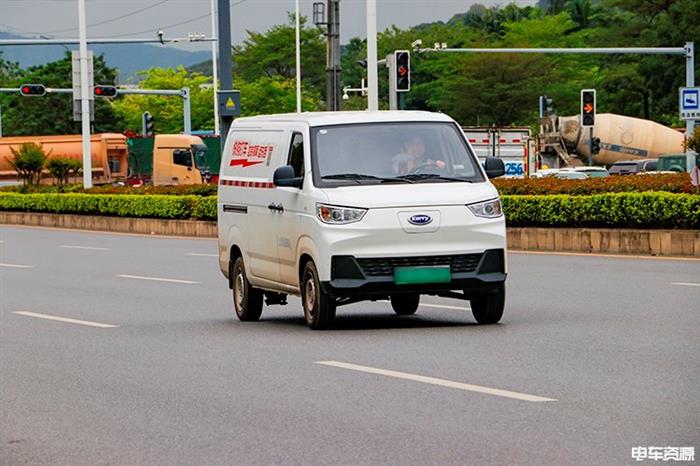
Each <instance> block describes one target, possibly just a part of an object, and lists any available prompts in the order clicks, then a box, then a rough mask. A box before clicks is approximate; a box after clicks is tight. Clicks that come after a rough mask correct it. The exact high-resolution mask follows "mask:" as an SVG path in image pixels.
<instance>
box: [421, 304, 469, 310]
mask: <svg viewBox="0 0 700 466" xmlns="http://www.w3.org/2000/svg"><path fill="white" fill-rule="evenodd" d="M419 306H420V307H434V308H436V309H455V310H457V311H469V310H471V308H470V307H469V306H463V307H459V306H448V305H446V304H428V303H425V304H423V303H420V305H419Z"/></svg>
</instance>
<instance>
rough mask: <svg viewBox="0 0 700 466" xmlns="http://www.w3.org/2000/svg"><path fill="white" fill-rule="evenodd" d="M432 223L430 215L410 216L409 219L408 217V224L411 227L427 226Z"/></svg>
mask: <svg viewBox="0 0 700 466" xmlns="http://www.w3.org/2000/svg"><path fill="white" fill-rule="evenodd" d="M432 221H433V218H432V217H431V216H430V215H425V214H417V215H411V216H410V217H408V223H410V224H412V225H427V224H428V223H430V222H432Z"/></svg>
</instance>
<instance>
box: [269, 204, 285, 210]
mask: <svg viewBox="0 0 700 466" xmlns="http://www.w3.org/2000/svg"><path fill="white" fill-rule="evenodd" d="M267 208H268V209H270V210H273V211H276V212H283V211H284V207H282V204H275V203H274V202H273V203H272V204H270V205H269V206H267Z"/></svg>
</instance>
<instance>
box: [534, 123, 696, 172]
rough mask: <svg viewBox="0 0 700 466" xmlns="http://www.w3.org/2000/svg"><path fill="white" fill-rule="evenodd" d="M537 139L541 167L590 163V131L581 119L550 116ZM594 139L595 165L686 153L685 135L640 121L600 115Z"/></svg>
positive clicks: (543, 124)
mask: <svg viewBox="0 0 700 466" xmlns="http://www.w3.org/2000/svg"><path fill="white" fill-rule="evenodd" d="M541 124H542V126H541V128H542V130H541V132H540V134H539V136H538V138H537V144H538V153H539V154H540V163H541V165H545V164H546V165H547V166H549V167H550V168H563V167H571V166H574V167H575V166H581V165H587V164H588V156H589V152H590V150H589V129H588V128H582V127H581V124H580V123H579V117H578V116H569V117H548V118H544V119H542V120H541ZM593 137H595V138H598V139H600V152H598V153H597V154H593V163H594V164H596V165H606V166H609V165H612V164H613V163H615V162H619V161H622V160H642V159H655V158H658V157H659V156H660V155H662V154H673V153H679V152H683V133H681V132H680V131H676V130H675V129H672V128H669V127H667V126H664V125H661V124H659V123H656V122H653V121H649V120H643V119H640V118H634V117H628V116H624V115H615V114H613V113H601V114H598V115H597V116H596V122H595V126H594V128H593Z"/></svg>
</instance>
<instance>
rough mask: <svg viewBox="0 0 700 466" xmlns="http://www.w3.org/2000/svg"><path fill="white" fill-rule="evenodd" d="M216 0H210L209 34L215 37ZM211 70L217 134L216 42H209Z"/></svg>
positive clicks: (217, 74) (217, 77)
mask: <svg viewBox="0 0 700 466" xmlns="http://www.w3.org/2000/svg"><path fill="white" fill-rule="evenodd" d="M215 1H216V0H211V4H210V7H211V36H212V38H214V39H216V4H215V3H214V2H215ZM211 71H212V78H211V81H212V85H213V86H214V134H219V97H218V96H217V95H216V91H218V90H219V70H218V69H217V65H216V42H212V43H211Z"/></svg>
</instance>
